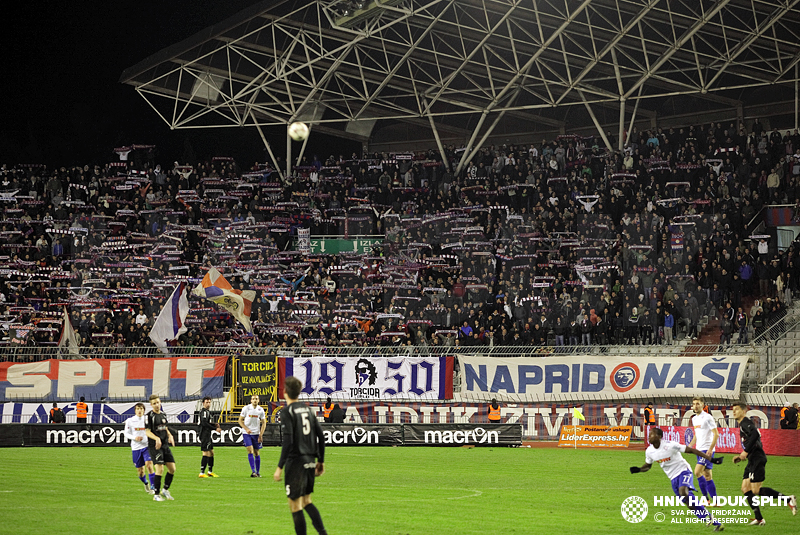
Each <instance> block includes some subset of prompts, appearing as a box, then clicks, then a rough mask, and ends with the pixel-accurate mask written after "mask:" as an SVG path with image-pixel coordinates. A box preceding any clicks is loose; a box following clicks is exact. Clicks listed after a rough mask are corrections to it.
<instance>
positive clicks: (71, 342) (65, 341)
mask: <svg viewBox="0 0 800 535" xmlns="http://www.w3.org/2000/svg"><path fill="white" fill-rule="evenodd" d="M58 354H59V357H61V358H63V357H64V356H67V357H69V358H73V359H77V358H80V344H78V336H77V335H76V334H75V329H73V328H72V321H70V319H69V314H67V307H64V327H63V328H62V329H61V338H59V339H58Z"/></svg>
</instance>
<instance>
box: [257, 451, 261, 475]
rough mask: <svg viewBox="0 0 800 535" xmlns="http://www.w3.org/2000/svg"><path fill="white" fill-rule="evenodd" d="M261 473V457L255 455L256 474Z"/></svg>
mask: <svg viewBox="0 0 800 535" xmlns="http://www.w3.org/2000/svg"><path fill="white" fill-rule="evenodd" d="M260 473H261V455H256V474H260Z"/></svg>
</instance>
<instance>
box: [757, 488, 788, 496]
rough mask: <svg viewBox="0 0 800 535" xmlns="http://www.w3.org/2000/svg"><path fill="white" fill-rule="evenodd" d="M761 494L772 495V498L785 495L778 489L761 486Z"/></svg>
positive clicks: (759, 492) (759, 493)
mask: <svg viewBox="0 0 800 535" xmlns="http://www.w3.org/2000/svg"><path fill="white" fill-rule="evenodd" d="M758 495H759V496H770V497H772V498H780V497H781V496H785V494H781V493H780V492H778V491H777V490H775V489H773V488H770V487H761V490H760V491H758Z"/></svg>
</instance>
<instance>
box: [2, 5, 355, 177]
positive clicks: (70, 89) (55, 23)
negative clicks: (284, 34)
mask: <svg viewBox="0 0 800 535" xmlns="http://www.w3.org/2000/svg"><path fill="white" fill-rule="evenodd" d="M257 3H259V1H258V0H216V1H212V0H194V1H191V2H185V1H184V2H178V1H173V0H161V1H152V0H144V1H137V2H96V1H85V2H78V3H72V2H62V1H58V2H36V1H33V2H19V3H14V7H13V8H8V7H7V8H6V9H8V11H7V12H6V16H5V17H4V19H5V21H4V22H5V24H4V25H3V26H4V27H3V31H2V33H0V40H1V41H0V42H2V50H3V58H2V60H0V61H2V66H3V68H2V81H0V99H2V112H1V113H0V164H8V165H9V166H12V165H14V164H17V163H44V164H47V165H48V166H51V167H52V166H59V167H60V166H70V165H85V164H94V163H100V164H102V163H106V162H109V161H118V160H119V158H118V157H117V155H116V154H115V153H113V152H112V150H113V149H114V147H120V146H123V145H129V144H133V143H137V144H155V145H156V150H157V156H156V161H157V162H158V163H162V164H171V163H172V162H173V161H175V160H180V162H181V163H194V162H195V161H197V160H206V159H210V158H211V157H213V156H232V157H234V158H236V160H237V161H238V162H239V163H240V164H242V165H252V163H253V162H255V161H261V162H263V161H267V159H268V156H267V155H266V151H265V149H264V145H263V143H262V141H261V138H260V137H259V135H258V131H257V130H256V129H254V128H245V129H235V128H229V129H228V128H226V129H210V130H199V131H194V130H176V131H170V130H169V128H168V127H167V125H166V124H165V123H164V122H163V121H162V120H161V118H160V117H158V115H157V114H156V113H155V111H153V110H152V109H151V108H150V106H149V105H148V104H147V103H146V102H145V101H144V99H142V98H141V97H140V96H139V95H138V94H137V93H136V91H135V89H134V88H133V87H132V86H128V85H123V84H121V83H119V78H120V75H121V74H122V71H123V70H125V69H126V68H128V67H131V66H133V65H135V64H136V63H138V62H140V61H142V60H143V59H145V58H147V57H148V56H150V55H152V54H154V53H156V52H158V51H159V50H161V49H163V48H166V47H167V46H170V45H172V44H175V43H177V42H179V41H181V40H183V39H186V38H187V37H190V36H191V35H193V34H195V33H197V32H198V31H200V30H202V29H204V28H206V27H208V26H211V25H213V24H215V23H217V22H220V21H222V20H224V19H225V18H227V17H230V16H231V15H234V14H235V13H237V12H238V11H240V10H242V9H244V8H246V7H248V6H251V5H253V4H257ZM265 134H266V135H267V139H268V140H269V141H270V144H272V146H273V151H274V152H275V155H276V157H281V156H283V155H285V153H286V148H285V147H286V138H285V133H284V130H283V129H282V127H277V128H272V129H271V130H270V129H267V130H265ZM354 151H360V144H358V143H353V142H348V141H345V140H339V139H337V138H332V137H329V136H323V135H321V134H317V135H314V134H312V136H311V138H310V139H309V143H308V148H307V150H306V155H308V156H309V157H311V156H312V155H313V154H315V153H319V155H320V156H321V157H323V158H324V157H327V156H329V155H330V154H334V153H335V154H337V155H338V154H339V153H345V154H346V155H349V154H351V153H352V152H354ZM170 167H171V166H170Z"/></svg>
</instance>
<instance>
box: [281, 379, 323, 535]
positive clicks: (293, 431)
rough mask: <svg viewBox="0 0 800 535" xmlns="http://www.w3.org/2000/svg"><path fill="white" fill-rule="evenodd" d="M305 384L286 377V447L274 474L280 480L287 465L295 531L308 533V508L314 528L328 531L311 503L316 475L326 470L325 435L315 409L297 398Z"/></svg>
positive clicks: (283, 411) (283, 412) (283, 425)
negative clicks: (305, 514)
mask: <svg viewBox="0 0 800 535" xmlns="http://www.w3.org/2000/svg"><path fill="white" fill-rule="evenodd" d="M302 387H303V385H302V383H301V382H300V380H299V379H298V378H297V377H287V378H286V380H285V381H284V384H283V399H285V400H286V406H285V407H284V408H282V409H281V432H282V435H283V447H282V448H281V458H280V460H279V461H278V468H276V469H275V475H274V476H273V477H274V479H275V481H280V480H281V472H282V471H283V467H284V465H285V466H286V477H285V478H284V482H285V483H286V496H287V497H288V498H289V509H290V510H291V511H292V520H294V531H295V533H296V534H297V535H306V518H305V516H303V510H305V512H306V513H308V516H309V517H310V518H311V523H312V524H313V525H314V529H316V530H317V532H319V534H320V535H327V533H328V532H327V531H325V526H324V525H323V524H322V517H321V516H320V514H319V510H318V509H317V507H316V506H315V505H314V504H313V503H311V493H312V492H314V477H317V476H321V475H322V474H323V473H325V465H324V464H323V463H324V462H325V436H324V435H323V434H322V427H320V425H319V422H318V421H317V417H316V415H315V414H314V411H312V410H311V409H310V408H309V407H308V405H306V404H305V403H302V402H300V401H297V398H299V397H300V389H301V388H302Z"/></svg>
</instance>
